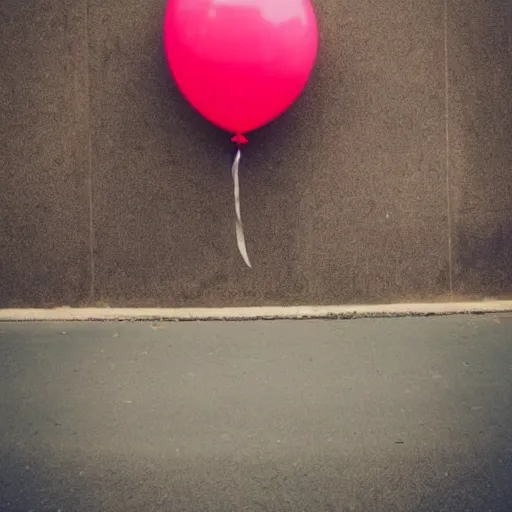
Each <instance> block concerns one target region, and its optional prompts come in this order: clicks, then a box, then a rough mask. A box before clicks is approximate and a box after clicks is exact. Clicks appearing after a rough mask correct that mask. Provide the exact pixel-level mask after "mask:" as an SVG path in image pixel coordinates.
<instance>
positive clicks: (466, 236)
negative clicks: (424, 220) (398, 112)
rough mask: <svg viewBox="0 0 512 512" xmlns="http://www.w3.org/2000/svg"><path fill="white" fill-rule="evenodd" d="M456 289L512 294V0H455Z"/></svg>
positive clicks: (459, 291) (452, 4)
mask: <svg viewBox="0 0 512 512" xmlns="http://www.w3.org/2000/svg"><path fill="white" fill-rule="evenodd" d="M449 6H450V7H449V8H450V12H449V19H450V20H451V25H450V27H449V30H450V32H449V39H451V42H452V44H451V45H450V48H453V54H452V55H451V56H450V72H451V73H450V86H451V97H450V100H451V108H450V117H451V126H450V129H451V141H452V148H451V161H450V165H451V169H452V170H451V174H452V179H453V187H452V191H451V193H452V198H453V218H454V233H455V238H454V251H455V253H454V263H455V293H456V294H460V295H463V296H466V297H468V296H469V297H471V296H474V297H475V298H481V297H482V296H501V297H505V296H508V297H510V294H511V284H512V215H511V212H512V38H511V36H510V34H511V33H512V3H510V2H507V1H500V0H493V1H489V2H479V1H477V0H470V1H469V2H450V3H449Z"/></svg>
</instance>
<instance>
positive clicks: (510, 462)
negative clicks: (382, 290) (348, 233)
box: [0, 315, 512, 512]
mask: <svg viewBox="0 0 512 512" xmlns="http://www.w3.org/2000/svg"><path fill="white" fill-rule="evenodd" d="M0 510H1V511H2V512H14V511H16V512H21V511H23V512H28V511H29V510H32V511H34V512H36V511H37V512H50V511H51V512H57V511H59V510H60V511H61V512H70V511H77V512H106V511H112V512H145V511H186V512H192V511H193V512H199V511H212V512H213V511H219V512H220V511H222V512H227V511H241V510H249V511H255V512H260V511H308V512H324V511H325V512H332V511H365V512H366V511H383V512H391V511H449V512H458V511H475V512H485V511H494V512H498V511H499V512H507V511H510V510H512V315H500V316H496V315H492V316H463V317H449V318H448V317H447V318H418V319H394V320H392V319H386V320H358V321H338V322H333V321H296V322H292V321H283V322H240V323H221V322H219V323H183V324H181V323H160V324H151V323H98V324H94V323H89V324H80V323H74V324H71V323H67V324H65V323H63V324H55V323H54V324H41V323H37V324H36V323H32V324H0Z"/></svg>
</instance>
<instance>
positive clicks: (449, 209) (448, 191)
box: [444, 0, 453, 300]
mask: <svg viewBox="0 0 512 512" xmlns="http://www.w3.org/2000/svg"><path fill="white" fill-rule="evenodd" d="M448 1H449V0H444V75H445V77H444V79H445V82H444V83H445V91H444V94H445V98H444V103H445V113H444V114H445V141H446V145H445V156H446V160H445V166H446V210H447V216H448V272H449V286H450V300H453V240H452V227H453V224H452V196H451V181H452V180H451V169H450V69H449V61H448V57H449V54H448V52H449V50H448V36H449V34H448Z"/></svg>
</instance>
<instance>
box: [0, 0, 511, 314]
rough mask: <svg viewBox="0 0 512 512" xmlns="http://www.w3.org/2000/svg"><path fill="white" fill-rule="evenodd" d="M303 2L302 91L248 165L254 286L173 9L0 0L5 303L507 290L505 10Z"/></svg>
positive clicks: (226, 159)
mask: <svg viewBox="0 0 512 512" xmlns="http://www.w3.org/2000/svg"><path fill="white" fill-rule="evenodd" d="M313 3H314V6H315V9H316V12H317V15H318V20H319V24H320V34H321V48H320V55H319V59H318V64H317V66H316V70H315V73H314V76H313V77H312V80H311V83H310V85H309V87H308V89H307V91H306V92H305V94H304V96H303V97H302V98H301V99H300V101H299V102H298V103H297V104H296V105H295V106H294V107H293V108H292V109H291V111H290V112H289V113H288V114H286V115H285V116H284V117H282V118H281V119H280V120H279V121H277V122H276V123H274V124H272V125H271V126H269V127H267V128H265V129H263V130H261V131H260V132H258V133H255V134H252V135H251V136H250V139H251V144H250V146H249V147H248V149H247V151H246V152H245V155H244V158H243V160H242V178H241V180H242V208H243V215H244V221H245V228H246V234H247V239H248V247H249V251H250V255H251V259H252V261H253V262H254V269H253V270H252V271H249V270H248V269H246V268H245V267H244V265H243V262H242V261H241V259H240V257H239V255H238V253H237V249H236V244H235V242H234V225H233V221H234V214H233V200H232V197H231V194H232V191H231V182H230V180H231V178H230V173H229V166H230V160H231V157H232V148H231V146H230V144H229V141H228V137H227V134H224V133H222V132H220V131H218V130H217V129H215V128H214V127H211V126H209V125H208V124H207V123H206V122H204V121H203V120H202V119H201V118H200V117H199V116H198V115H196V114H195V113H194V112H193V111H192V110H191V109H190V108H189V106H188V105H187V104H186V103H185V102H184V100H183V99H182V97H181V96H180V94H179V93H178V91H177V90H176V88H175V86H174V85H173V83H172V80H171V79H170V77H169V73H168V71H167V67H166V63H165V59H164V56H163V51H162V44H161V28H162V27H161V24H162V16H163V11H164V8H165V1H164V0H146V1H144V2H129V3H127V2H121V1H119V0H102V1H99V0H72V1H71V0H70V1H68V2H57V1H54V0H44V1H42V0H38V1H35V0H26V1H23V2H19V1H11V0H3V1H0V66H1V68H2V73H1V74H0V94H1V96H0V100H1V105H2V116H1V120H0V144H1V148H2V150H1V151H0V306H2V307H8V306H48V305H50V306H51V305H84V304H93V305H96V304H99V305H102V304H110V305H112V306H170V307H177V306H244V305H246V306H247V305H251V306H252V305H274V304H276V305H277V304H278V305H283V304H331V303H376V302H392V301H418V300H437V299H446V298H449V297H453V298H465V299H472V298H480V297H484V296H493V297H503V296H509V295H510V293H511V289H510V288H511V286H510V283H511V278H512V268H511V265H512V263H511V262H512V246H511V242H510V240H512V237H510V236H509V235H510V222H509V212H510V208H511V206H512V204H511V203H512V191H511V189H510V180H509V174H510V173H509V169H510V164H511V163H512V162H511V158H512V157H511V154H512V150H511V148H512V132H511V126H510V123H511V121H510V119H512V117H511V116H510V115H509V114H510V98H511V97H512V80H511V74H512V59H510V52H511V43H510V37H509V34H510V31H511V29H512V25H511V19H512V18H511V16H512V4H511V3H510V2H508V1H506V0H489V1H486V2H480V1H478V0H472V1H470V2H469V3H468V2H467V1H466V0H448V1H445V0H433V1H429V2H410V1H409V0H380V1H379V2H370V1H369V0H364V1H361V0H343V1H341V0H313Z"/></svg>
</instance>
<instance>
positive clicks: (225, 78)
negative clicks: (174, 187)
mask: <svg viewBox="0 0 512 512" xmlns="http://www.w3.org/2000/svg"><path fill="white" fill-rule="evenodd" d="M164 44H165V50H166V54H167V58H168V61H169V66H170V69H171V72H172V74H173V76H174V78H175V80H176V83H177V84H178V87H179V88H180V90H181V91H182V93H183V95H184V96H185V97H186V98H187V100H188V101H189V102H190V103H191V104H192V105H193V107H195V108H196V109H197V110H198V111H199V112H200V113H201V114H202V115H203V116H204V117H205V118H206V119H208V120H209V121H210V122H212V123H214V124H216V125H217V126H219V127H220V128H222V129H224V130H226V131H228V132H231V133H234V134H236V135H237V136H238V138H237V137H235V142H242V141H243V140H242V139H243V138H240V136H241V134H243V133H247V132H250V131H252V130H255V129H257V128H260V127H261V126H263V125H265V124H267V123H269V122H270V121H273V120H274V119H275V118H277V117H279V116H280V115H281V114H282V113H283V112H284V111H285V110H287V109H288V108H289V107H290V106H291V105H292V103H293V102H294V101H295V100H296V99H297V98H298V97H299V96H300V94H301V92H302V91H303V89H304V87H305V86H306V84H307V82H308V79H309V76H310V74H311V71H312V69H313V66H314V63H315V59H316V55H317V51H318V27H317V22H316V17H315V13H314V11H313V7H312V5H311V3H310V1H309V0H169V2H168V5H167V11H166V15H165V22H164Z"/></svg>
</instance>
